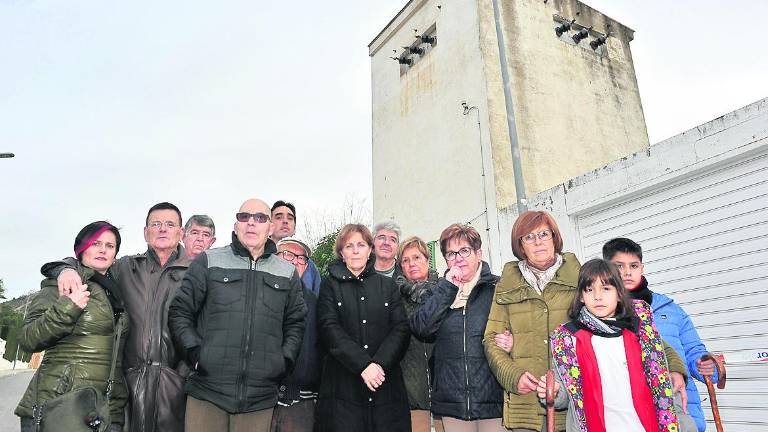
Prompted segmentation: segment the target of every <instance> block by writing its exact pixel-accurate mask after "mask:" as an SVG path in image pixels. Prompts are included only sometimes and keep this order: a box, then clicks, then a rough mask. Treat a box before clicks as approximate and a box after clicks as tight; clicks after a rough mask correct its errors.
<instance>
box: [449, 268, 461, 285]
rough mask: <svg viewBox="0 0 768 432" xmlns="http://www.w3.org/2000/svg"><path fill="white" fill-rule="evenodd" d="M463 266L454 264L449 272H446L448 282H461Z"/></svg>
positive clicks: (456, 283) (455, 283)
mask: <svg viewBox="0 0 768 432" xmlns="http://www.w3.org/2000/svg"><path fill="white" fill-rule="evenodd" d="M461 276H462V272H461V267H459V266H456V265H455V266H453V267H451V268H450V270H448V273H446V274H445V278H446V279H448V282H450V283H452V284H454V285H456V286H458V285H459V284H460V283H461Z"/></svg>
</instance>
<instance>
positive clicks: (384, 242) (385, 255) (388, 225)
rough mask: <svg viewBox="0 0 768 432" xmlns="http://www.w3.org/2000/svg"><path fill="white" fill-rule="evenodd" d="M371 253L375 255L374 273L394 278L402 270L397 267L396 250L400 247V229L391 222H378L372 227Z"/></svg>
mask: <svg viewBox="0 0 768 432" xmlns="http://www.w3.org/2000/svg"><path fill="white" fill-rule="evenodd" d="M373 233H374V234H373V253H374V254H375V255H376V263H375V264H374V269H375V270H376V273H378V274H380V275H382V276H387V277H396V276H397V275H398V274H401V272H402V269H400V266H398V265H397V249H398V247H399V246H400V227H399V226H398V225H397V224H396V223H394V222H392V221H386V222H379V223H377V224H376V225H374V226H373Z"/></svg>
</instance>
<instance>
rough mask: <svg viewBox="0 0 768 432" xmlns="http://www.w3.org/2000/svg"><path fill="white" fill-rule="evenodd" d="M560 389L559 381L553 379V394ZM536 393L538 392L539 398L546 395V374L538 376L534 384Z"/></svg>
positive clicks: (543, 397)
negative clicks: (537, 380)
mask: <svg viewBox="0 0 768 432" xmlns="http://www.w3.org/2000/svg"><path fill="white" fill-rule="evenodd" d="M559 391H560V383H559V382H557V380H555V395H557V393H558V392H559ZM536 393H538V394H539V399H546V397H547V376H546V375H544V376H543V377H541V378H539V382H538V383H537V384H536Z"/></svg>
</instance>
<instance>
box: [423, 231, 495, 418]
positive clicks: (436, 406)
mask: <svg viewBox="0 0 768 432" xmlns="http://www.w3.org/2000/svg"><path fill="white" fill-rule="evenodd" d="M481 246H482V242H481V240H480V234H479V233H478V232H477V231H476V230H475V229H474V228H472V227H469V226H466V225H459V224H454V225H451V226H449V227H448V228H446V229H445V230H443V232H442V234H440V251H441V252H442V254H443V257H444V258H445V262H446V263H447V264H448V271H447V272H446V274H445V277H444V278H441V279H439V280H438V282H437V286H436V287H435V288H434V289H433V290H432V291H431V292H428V293H425V297H426V299H425V300H424V302H423V304H422V305H421V307H419V309H418V310H417V311H416V312H415V313H414V314H413V316H411V330H412V331H413V333H414V334H415V335H416V337H417V338H419V339H420V340H422V341H427V342H434V344H435V345H434V352H433V357H434V385H433V391H432V413H433V414H436V415H440V416H442V417H443V427H444V428H445V430H446V431H447V432H453V431H478V432H480V431H482V432H491V431H494V432H495V431H503V430H504V427H503V426H502V423H501V414H502V406H501V405H502V399H503V396H502V389H501V387H500V386H499V383H498V382H497V381H496V378H495V377H494V376H493V373H492V372H491V369H490V368H489V367H488V362H487V361H486V359H485V353H484V352H483V343H482V340H483V330H484V329H485V326H486V323H487V320H488V312H489V311H490V309H491V303H492V301H493V287H494V286H495V285H496V281H497V279H498V277H496V276H494V275H493V274H491V269H490V267H489V266H488V264H487V263H485V262H483V261H482V258H483V252H482V250H481V249H480V248H481Z"/></svg>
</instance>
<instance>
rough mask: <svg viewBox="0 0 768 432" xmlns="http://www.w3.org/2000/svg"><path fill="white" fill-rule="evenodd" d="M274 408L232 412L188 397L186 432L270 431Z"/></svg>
mask: <svg viewBox="0 0 768 432" xmlns="http://www.w3.org/2000/svg"><path fill="white" fill-rule="evenodd" d="M271 419H272V408H269V409H264V410H260V411H254V412H248V413H242V414H230V413H228V412H226V411H224V410H223V409H221V408H219V407H217V406H216V405H214V404H212V403H210V402H207V401H203V400H200V399H195V398H193V397H192V396H188V397H187V413H186V418H185V421H184V425H185V427H184V429H185V430H186V432H212V431H216V432H268V431H269V422H270V421H271Z"/></svg>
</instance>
